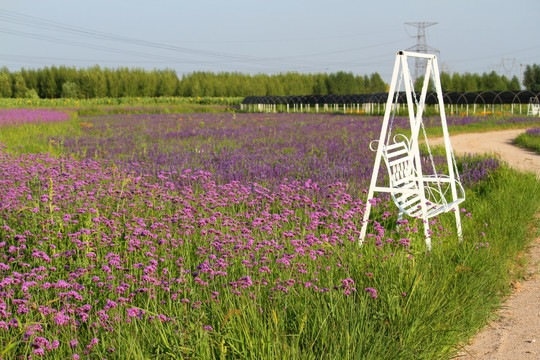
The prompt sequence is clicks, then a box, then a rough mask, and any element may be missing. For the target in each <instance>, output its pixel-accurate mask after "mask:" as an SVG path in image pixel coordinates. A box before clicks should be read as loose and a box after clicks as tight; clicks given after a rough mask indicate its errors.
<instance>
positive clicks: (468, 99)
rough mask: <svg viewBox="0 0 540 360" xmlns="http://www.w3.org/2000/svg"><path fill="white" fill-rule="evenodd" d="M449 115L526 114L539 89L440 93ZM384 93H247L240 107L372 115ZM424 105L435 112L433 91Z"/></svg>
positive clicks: (381, 106)
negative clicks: (259, 94)
mask: <svg viewBox="0 0 540 360" xmlns="http://www.w3.org/2000/svg"><path fill="white" fill-rule="evenodd" d="M443 97H444V104H445V110H446V112H447V114H450V115H481V114H499V113H500V114H519V115H522V114H528V113H529V111H528V108H529V107H530V105H529V104H531V103H538V100H539V99H540V92H532V91H528V90H526V91H484V92H467V93H460V92H446V93H443ZM387 98H388V93H386V92H380V93H375V94H351V95H293V96H248V97H246V98H244V100H243V101H242V104H241V109H242V110H246V111H250V112H317V113H318V112H342V113H359V114H369V115H376V114H382V113H384V111H385V107H386V100H387ZM406 103H407V101H406V99H405V92H402V93H400V94H399V99H398V109H397V111H398V112H399V111H406V109H407V108H406ZM426 105H434V106H433V108H432V109H431V111H434V112H438V101H437V98H436V94H435V93H434V92H433V93H428V94H427V97H426Z"/></svg>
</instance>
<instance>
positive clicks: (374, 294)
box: [364, 288, 377, 299]
mask: <svg viewBox="0 0 540 360" xmlns="http://www.w3.org/2000/svg"><path fill="white" fill-rule="evenodd" d="M364 291H366V292H368V293H369V295H370V296H371V297H372V298H374V299H376V298H377V290H376V289H373V288H365V289H364Z"/></svg>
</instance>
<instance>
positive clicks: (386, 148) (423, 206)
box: [360, 51, 465, 250]
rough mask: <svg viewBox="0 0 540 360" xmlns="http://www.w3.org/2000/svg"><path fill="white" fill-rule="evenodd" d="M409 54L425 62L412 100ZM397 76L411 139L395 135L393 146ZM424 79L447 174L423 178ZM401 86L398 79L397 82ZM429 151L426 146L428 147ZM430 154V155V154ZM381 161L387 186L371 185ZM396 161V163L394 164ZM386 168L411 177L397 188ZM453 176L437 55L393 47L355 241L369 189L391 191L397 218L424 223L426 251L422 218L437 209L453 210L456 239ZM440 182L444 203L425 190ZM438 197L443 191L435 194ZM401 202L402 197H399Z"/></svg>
mask: <svg viewBox="0 0 540 360" xmlns="http://www.w3.org/2000/svg"><path fill="white" fill-rule="evenodd" d="M409 57H411V58H424V59H426V60H427V65H426V73H425V76H424V82H423V84H422V92H421V94H420V99H419V101H418V102H416V98H415V99H414V100H413V94H414V89H413V87H412V79H411V75H410V71H409V66H408V63H407V59H408V58H409ZM400 76H402V78H403V83H404V85H405V92H406V99H407V107H408V113H409V114H408V117H409V121H410V128H411V139H410V141H406V142H404V141H399V139H396V138H395V137H394V138H393V144H389V143H390V135H391V134H388V132H389V127H390V128H391V127H392V123H391V122H390V121H391V119H390V118H391V115H392V112H393V109H394V107H395V106H396V104H393V101H394V96H395V95H396V92H400V91H401V89H399V88H398V87H401V85H397V81H398V77H400ZM430 79H431V80H432V81H433V85H434V87H435V91H436V93H437V99H438V103H439V111H440V118H441V125H442V130H443V136H444V146H445V150H446V162H447V165H448V175H443V176H439V175H432V176H424V175H423V174H422V166H421V162H420V150H419V147H418V135H419V132H420V127H421V126H422V127H423V123H422V115H423V112H424V108H425V100H426V95H427V90H428V87H429V86H428V85H429V82H430ZM400 84H401V82H400ZM428 149H429V145H428ZM392 151H397V152H398V153H400V154H402V155H400V156H401V158H399V159H398V158H397V157H396V159H395V161H393V160H394V159H392V158H390V156H391V152H392ZM430 157H431V156H430ZM381 160H384V162H385V163H386V166H387V169H388V171H389V177H390V184H389V186H378V185H377V177H378V175H379V171H380V167H381ZM398 162H399V163H400V164H397V163H398ZM392 166H400V168H398V171H400V173H401V174H400V176H401V177H402V178H404V177H407V179H408V180H411V183H412V185H411V186H402V185H400V183H398V182H399V181H401V180H400V179H394V180H396V181H393V179H392V173H391V172H392V169H391V167H392ZM456 175H457V178H459V174H457V170H456V168H455V158H454V155H453V151H452V144H451V142H450V136H449V133H448V126H447V124H446V113H445V109H444V101H443V94H442V89H441V83H440V75H439V68H438V63H437V58H436V57H435V55H431V54H424V53H413V52H407V51H399V52H398V53H397V56H396V61H395V64H394V72H393V75H392V81H391V83H390V89H389V92H388V100H387V102H386V109H385V114H384V118H383V125H382V128H381V134H380V136H379V140H378V146H377V153H376V156H375V164H374V167H373V173H372V176H371V183H370V186H369V191H368V197H367V200H368V201H367V202H366V209H365V212H364V217H363V223H362V230H361V233H360V244H362V243H363V241H364V239H365V236H366V230H367V224H368V220H369V216H370V212H371V206H372V204H371V200H372V199H373V198H374V193H375V192H378V193H390V194H391V195H392V198H393V199H394V202H396V205H397V206H398V208H399V218H400V219H401V218H402V217H403V215H409V216H416V217H418V218H420V219H421V220H422V221H423V223H424V235H425V239H426V245H427V248H428V250H429V249H431V235H430V230H429V222H428V218H430V217H432V216H436V215H438V214H440V213H443V212H447V211H454V213H455V219H456V227H457V234H458V237H459V239H460V241H461V240H462V231H461V218H460V211H459V204H460V203H461V202H462V201H464V200H465V192H464V190H463V187H462V186H461V184H460V182H459V181H458V180H456ZM434 184H436V185H437V187H435V186H434ZM441 184H443V185H444V186H446V187H447V188H448V187H449V188H450V189H449V190H450V191H451V199H452V200H451V201H450V202H446V200H444V203H431V202H430V200H431V199H428V197H426V193H428V194H429V193H430V192H432V191H435V192H437V190H436V189H437V188H438V189H439V191H440V189H441ZM458 192H459V196H458ZM439 195H441V196H442V195H443V194H439ZM413 198H418V201H417V202H416V203H415V204H414V206H415V211H410V204H409V208H407V206H405V205H407V203H410V202H413V201H415V200H410V201H408V199H413ZM400 199H401V200H403V201H400Z"/></svg>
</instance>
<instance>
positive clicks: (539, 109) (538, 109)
mask: <svg viewBox="0 0 540 360" xmlns="http://www.w3.org/2000/svg"><path fill="white" fill-rule="evenodd" d="M539 114H540V102H539V101H538V98H537V97H532V98H530V99H529V105H528V106H527V115H529V116H537V115H539Z"/></svg>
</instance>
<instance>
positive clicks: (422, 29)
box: [405, 21, 439, 80]
mask: <svg viewBox="0 0 540 360" xmlns="http://www.w3.org/2000/svg"><path fill="white" fill-rule="evenodd" d="M436 24H438V23H436V22H425V21H424V22H406V23H405V25H409V26H413V27H416V29H417V31H416V35H411V34H409V35H410V36H411V37H415V38H416V45H414V46H411V47H410V48H408V49H406V50H408V51H415V52H419V53H423V54H427V53H428V51H429V52H430V53H438V52H439V50H437V49H435V48H434V47H431V46H429V45H428V44H427V43H426V28H427V27H429V26H433V25H436ZM405 31H406V32H407V33H409V32H408V31H407V28H405ZM425 72H426V60H425V59H421V58H416V59H415V61H414V79H415V80H416V79H418V77H419V76H421V75H423V74H424V73H425Z"/></svg>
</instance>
